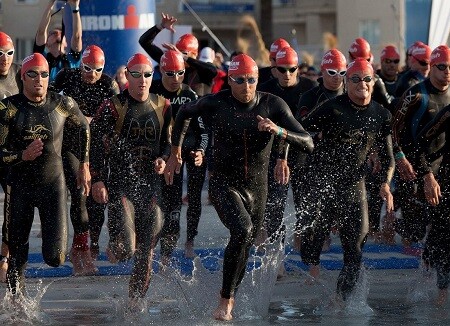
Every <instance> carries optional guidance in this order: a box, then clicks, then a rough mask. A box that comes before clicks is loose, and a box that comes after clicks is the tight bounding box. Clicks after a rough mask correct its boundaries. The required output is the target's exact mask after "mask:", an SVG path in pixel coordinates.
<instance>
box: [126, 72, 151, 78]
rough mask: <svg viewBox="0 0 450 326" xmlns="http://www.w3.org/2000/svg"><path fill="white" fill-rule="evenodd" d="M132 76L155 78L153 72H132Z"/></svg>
mask: <svg viewBox="0 0 450 326" xmlns="http://www.w3.org/2000/svg"><path fill="white" fill-rule="evenodd" d="M130 75H131V76H133V78H141V77H142V75H144V78H150V77H151V76H153V71H148V72H144V73H142V72H139V71H130Z"/></svg>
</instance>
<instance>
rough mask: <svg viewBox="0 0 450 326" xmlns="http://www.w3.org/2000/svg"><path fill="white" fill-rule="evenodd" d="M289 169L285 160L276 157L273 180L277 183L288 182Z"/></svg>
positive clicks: (285, 183)
mask: <svg viewBox="0 0 450 326" xmlns="http://www.w3.org/2000/svg"><path fill="white" fill-rule="evenodd" d="M289 176H290V170H289V166H288V164H287V161H286V160H282V159H277V164H276V165H275V180H276V181H277V182H278V183H281V184H283V185H287V184H288V182H289Z"/></svg>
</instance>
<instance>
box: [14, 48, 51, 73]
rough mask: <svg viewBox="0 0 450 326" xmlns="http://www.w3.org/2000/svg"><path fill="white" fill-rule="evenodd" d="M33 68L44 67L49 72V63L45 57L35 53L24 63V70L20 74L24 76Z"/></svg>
mask: <svg viewBox="0 0 450 326" xmlns="http://www.w3.org/2000/svg"><path fill="white" fill-rule="evenodd" d="M32 67H43V68H45V69H47V70H48V62H47V59H45V57H44V56H43V55H42V54H40V53H33V54H32V55H29V56H28V57H26V58H25V59H23V61H22V68H21V70H20V73H21V74H22V75H23V74H24V73H26V72H27V71H28V70H30V68H32Z"/></svg>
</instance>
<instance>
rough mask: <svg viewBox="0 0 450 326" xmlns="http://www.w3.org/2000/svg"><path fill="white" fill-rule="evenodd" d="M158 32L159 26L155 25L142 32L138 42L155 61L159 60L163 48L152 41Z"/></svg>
mask: <svg viewBox="0 0 450 326" xmlns="http://www.w3.org/2000/svg"><path fill="white" fill-rule="evenodd" d="M159 32H160V30H159V28H158V27H157V26H156V25H155V26H153V27H152V28H150V29H149V30H148V31H146V32H145V33H144V34H142V35H141V37H140V38H139V44H140V45H141V46H142V48H143V49H144V50H145V52H147V53H148V55H149V56H150V57H151V58H152V59H153V60H155V61H156V62H159V60H161V57H162V55H163V54H164V52H163V50H161V49H160V48H159V47H158V46H156V45H154V44H153V41H154V40H155V37H156V35H158V33H159Z"/></svg>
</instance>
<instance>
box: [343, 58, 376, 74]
mask: <svg viewBox="0 0 450 326" xmlns="http://www.w3.org/2000/svg"><path fill="white" fill-rule="evenodd" d="M358 72H365V73H368V74H370V75H371V76H373V67H372V65H371V64H370V62H368V61H367V60H366V59H364V58H356V59H355V60H354V61H353V62H350V63H349V65H348V67H347V77H351V76H352V75H353V74H355V73H358Z"/></svg>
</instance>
